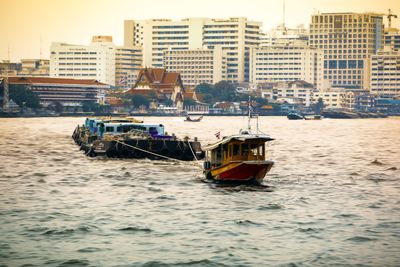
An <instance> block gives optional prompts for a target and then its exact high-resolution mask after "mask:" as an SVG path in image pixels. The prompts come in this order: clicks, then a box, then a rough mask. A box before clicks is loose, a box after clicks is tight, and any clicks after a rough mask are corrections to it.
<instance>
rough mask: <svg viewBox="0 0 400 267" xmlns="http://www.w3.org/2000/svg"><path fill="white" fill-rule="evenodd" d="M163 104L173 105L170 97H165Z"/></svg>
mask: <svg viewBox="0 0 400 267" xmlns="http://www.w3.org/2000/svg"><path fill="white" fill-rule="evenodd" d="M164 105H166V106H173V105H174V101H172V99H170V98H168V99H165V101H164Z"/></svg>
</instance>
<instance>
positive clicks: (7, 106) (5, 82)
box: [3, 47, 10, 111]
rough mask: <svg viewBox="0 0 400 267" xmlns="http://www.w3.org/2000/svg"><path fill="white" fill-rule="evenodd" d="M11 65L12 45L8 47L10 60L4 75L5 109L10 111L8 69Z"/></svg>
mask: <svg viewBox="0 0 400 267" xmlns="http://www.w3.org/2000/svg"><path fill="white" fill-rule="evenodd" d="M9 67H10V47H8V62H7V67H5V68H4V71H5V75H4V79H3V88H4V89H3V90H4V94H3V111H8V108H9V104H10V103H9V98H10V95H9V89H8V69H9Z"/></svg>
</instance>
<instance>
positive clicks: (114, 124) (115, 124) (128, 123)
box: [104, 122, 164, 127]
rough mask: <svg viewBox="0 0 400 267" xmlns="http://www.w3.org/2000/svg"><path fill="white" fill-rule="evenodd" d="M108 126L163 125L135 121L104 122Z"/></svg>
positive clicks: (160, 125)
mask: <svg viewBox="0 0 400 267" xmlns="http://www.w3.org/2000/svg"><path fill="white" fill-rule="evenodd" d="M104 125H108V126H122V125H138V126H142V127H164V125H162V124H149V123H135V122H104Z"/></svg>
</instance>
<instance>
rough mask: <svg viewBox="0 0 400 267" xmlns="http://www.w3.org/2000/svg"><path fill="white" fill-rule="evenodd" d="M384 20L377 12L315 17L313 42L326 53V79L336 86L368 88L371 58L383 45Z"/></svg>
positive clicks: (311, 33)
mask: <svg viewBox="0 0 400 267" xmlns="http://www.w3.org/2000/svg"><path fill="white" fill-rule="evenodd" d="M382 20H383V18H382V15H381V14H375V13H322V14H316V15H313V16H312V22H311V25H310V40H309V43H310V46H313V47H317V48H320V49H321V50H323V52H324V79H327V80H329V81H330V82H331V84H332V85H333V86H340V87H346V88H364V87H365V86H368V85H367V84H368V82H369V77H368V76H367V75H365V74H366V72H367V73H368V70H367V68H368V66H369V58H370V57H371V55H373V54H375V53H376V52H377V51H378V49H379V48H381V47H382V44H383V28H384V26H383V22H382Z"/></svg>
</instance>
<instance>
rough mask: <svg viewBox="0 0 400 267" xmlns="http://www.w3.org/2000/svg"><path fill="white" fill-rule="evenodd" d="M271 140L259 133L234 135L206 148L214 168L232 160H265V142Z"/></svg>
mask: <svg viewBox="0 0 400 267" xmlns="http://www.w3.org/2000/svg"><path fill="white" fill-rule="evenodd" d="M271 140H273V139H272V138H270V137H266V136H257V135H247V136H236V137H235V136H232V137H229V138H226V139H223V140H222V141H220V142H218V143H216V144H214V145H212V146H209V147H208V148H206V150H207V155H206V156H207V159H208V160H209V161H210V162H211V167H212V168H214V167H218V166H221V165H224V164H226V163H228V162H232V161H257V160H259V161H263V160H265V143H266V142H267V141H271Z"/></svg>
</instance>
